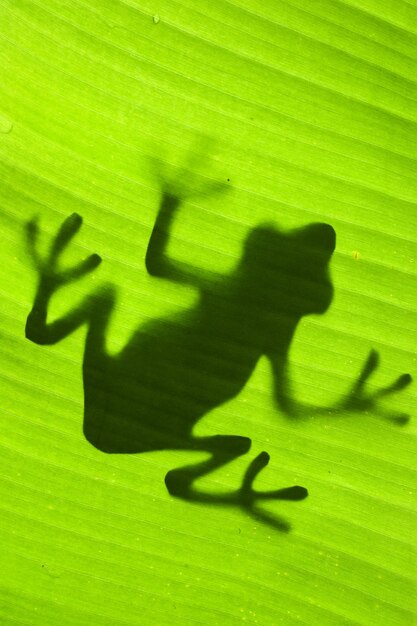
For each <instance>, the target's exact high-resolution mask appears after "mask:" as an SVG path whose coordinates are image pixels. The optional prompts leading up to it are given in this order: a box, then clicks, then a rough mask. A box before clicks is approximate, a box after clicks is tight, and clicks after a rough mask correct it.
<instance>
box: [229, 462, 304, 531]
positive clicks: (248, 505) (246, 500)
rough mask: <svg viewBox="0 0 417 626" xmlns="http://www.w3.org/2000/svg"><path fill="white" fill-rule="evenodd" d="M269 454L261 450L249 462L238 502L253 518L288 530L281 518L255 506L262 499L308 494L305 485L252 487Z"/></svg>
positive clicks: (288, 498)
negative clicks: (261, 488) (257, 488)
mask: <svg viewBox="0 0 417 626" xmlns="http://www.w3.org/2000/svg"><path fill="white" fill-rule="evenodd" d="M269 459H270V456H269V454H268V453H267V452H261V453H260V454H259V455H258V456H257V457H256V458H255V459H253V461H252V462H251V463H250V465H249V467H248V469H247V470H246V472H245V475H244V477H243V481H242V486H241V488H240V490H239V493H238V498H239V502H240V504H241V505H242V506H243V507H244V509H245V510H246V511H247V512H248V513H249V514H250V515H252V516H253V517H254V518H255V519H259V520H260V521H262V522H264V523H266V524H268V525H270V526H273V527H275V528H277V529H278V530H281V531H284V532H288V531H289V530H290V525H289V524H288V523H287V522H286V521H285V520H284V519H282V518H280V517H278V516H275V515H273V514H271V513H268V512H267V511H264V510H263V509H260V508H259V507H258V506H257V503H258V502H259V501H262V500H293V501H298V500H304V499H305V498H306V497H307V496H308V491H307V489H306V488H305V487H300V486H298V485H294V486H293V487H285V488H284V489H274V490H271V491H257V490H256V489H253V487H252V484H253V481H254V480H255V478H256V477H257V475H258V474H259V472H261V470H262V469H263V468H264V467H266V466H267V465H268V463H269Z"/></svg>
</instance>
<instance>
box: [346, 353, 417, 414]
mask: <svg viewBox="0 0 417 626" xmlns="http://www.w3.org/2000/svg"><path fill="white" fill-rule="evenodd" d="M378 365H379V353H378V352H377V351H376V350H371V351H370V353H369V356H368V358H367V360H366V361H365V364H364V366H363V368H362V371H361V373H360V375H359V376H358V379H357V380H356V381H355V382H354V384H353V385H352V388H351V389H350V391H349V392H348V393H347V394H346V396H345V397H344V398H343V399H342V401H341V402H340V403H339V405H337V406H340V408H341V409H342V410H345V411H349V410H351V411H358V412H359V411H374V412H375V413H377V414H378V415H380V416H381V417H384V418H385V419H388V420H390V421H393V422H396V423H397V424H400V425H403V424H406V423H407V422H408V420H409V416H408V415H407V414H404V413H395V412H390V411H387V410H384V409H382V408H381V407H380V406H379V400H380V399H381V398H384V397H386V396H390V395H392V394H394V393H397V392H398V391H401V390H402V389H405V388H406V387H408V386H409V385H410V384H411V382H412V378H411V376H410V374H401V376H398V378H396V379H395V380H394V382H392V383H391V384H390V385H387V386H385V387H381V388H379V389H376V390H375V391H373V392H369V391H367V389H366V384H367V382H368V380H369V378H370V377H371V375H372V374H373V372H375V370H376V369H377V368H378Z"/></svg>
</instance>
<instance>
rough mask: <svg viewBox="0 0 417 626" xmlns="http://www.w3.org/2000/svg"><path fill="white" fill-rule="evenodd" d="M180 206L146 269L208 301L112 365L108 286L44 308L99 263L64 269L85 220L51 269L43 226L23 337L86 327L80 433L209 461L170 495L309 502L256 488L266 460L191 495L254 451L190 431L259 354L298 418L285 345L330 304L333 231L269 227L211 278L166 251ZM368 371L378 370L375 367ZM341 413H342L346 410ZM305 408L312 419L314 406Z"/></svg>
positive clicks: (169, 199)
mask: <svg viewBox="0 0 417 626" xmlns="http://www.w3.org/2000/svg"><path fill="white" fill-rule="evenodd" d="M178 205H179V199H178V198H177V197H175V196H172V195H170V194H165V195H164V196H163V199H162V202H161V206H160V210H159V213H158V216H157V220H156V223H155V226H154V229H153V232H152V235H151V238H150V242H149V246H148V250H147V254H146V267H147V269H148V272H149V273H150V274H152V275H154V276H159V277H162V278H166V279H169V280H174V281H178V282H181V283H187V284H190V285H192V286H193V287H195V288H197V289H198V290H199V294H200V297H199V301H198V303H197V304H196V306H195V307H194V308H192V309H190V310H189V311H187V312H186V313H184V314H182V315H181V316H178V317H176V318H175V317H174V318H167V319H160V320H155V321H152V322H149V323H148V324H146V325H144V326H143V327H140V328H139V329H138V330H137V331H136V332H135V333H134V335H133V336H132V338H131V339H130V340H129V342H128V343H127V345H126V346H125V348H124V349H123V350H122V351H121V352H120V353H119V354H118V355H115V356H110V355H109V354H108V353H107V351H106V331H107V326H108V322H109V319H110V316H111V313H112V310H113V308H114V304H115V291H114V288H112V287H110V286H108V287H106V288H102V289H100V290H99V291H98V292H96V293H93V294H92V295H91V296H89V297H88V298H87V300H86V301H85V302H84V303H83V304H82V305H81V306H80V307H78V308H77V309H74V310H72V311H71V312H70V313H68V315H66V316H65V317H64V318H61V319H59V320H57V321H55V322H52V323H47V307H48V302H49V299H50V297H51V296H52V294H53V293H54V291H56V289H57V288H58V287H59V286H60V285H61V284H64V283H65V282H70V281H71V280H75V279H76V278H78V277H79V276H82V275H83V274H85V273H87V272H89V271H91V270H93V269H94V268H95V267H96V266H97V265H98V263H99V262H100V261H101V259H100V258H99V257H98V256H97V255H92V256H91V257H89V258H88V259H87V260H86V261H84V262H83V263H82V264H80V266H78V267H77V268H75V269H74V270H72V271H66V272H59V271H58V270H57V268H56V265H57V260H58V258H59V255H60V253H61V252H62V249H63V248H64V247H65V246H66V245H67V244H68V242H69V241H70V239H71V238H72V236H73V235H74V234H75V232H76V231H77V230H78V229H79V227H80V225H81V218H80V217H79V216H77V215H76V214H74V215H73V216H71V217H69V218H68V219H67V220H66V221H65V222H64V224H63V225H62V227H61V230H60V231H59V233H58V235H57V236H56V238H55V240H54V241H53V243H52V246H51V251H50V254H49V257H48V259H47V260H46V262H45V261H43V260H41V259H40V258H39V256H38V254H37V251H36V245H35V244H36V235H37V229H36V224H35V223H34V222H31V224H30V225H29V229H28V233H29V241H30V244H31V249H32V253H33V256H34V257H35V261H36V263H37V265H38V269H39V273H40V282H39V287H38V291H37V295H36V298H35V303H34V306H33V309H32V311H31V313H30V314H29V317H28V321H27V326H26V334H27V337H28V338H29V339H31V340H32V341H35V342H36V343H40V344H52V343H56V342H57V341H59V340H60V339H62V338H63V337H65V336H67V335H68V334H69V333H71V332H72V331H73V330H75V329H76V328H77V327H79V326H80V325H82V324H87V337H86V344H85V351H84V362H83V381H84V395H85V406H84V434H85V436H86V438H87V439H88V441H90V442H91V443H92V444H93V445H94V446H95V447H97V448H98V449H99V450H102V451H104V452H108V453H140V452H145V451H151V450H162V449H188V450H201V451H207V452H210V453H211V457H210V458H209V459H208V460H206V461H203V462H201V463H198V464H196V465H192V466H187V467H184V468H180V469H175V470H172V471H171V472H169V473H168V474H167V477H166V484H167V487H168V490H169V491H170V493H171V494H172V495H176V496H180V497H183V498H187V499H194V500H200V501H210V502H224V503H226V502H234V503H240V504H243V505H244V506H246V507H249V505H250V506H251V507H252V503H253V501H254V500H256V499H266V498H279V499H293V500H298V499H302V498H304V497H305V496H306V495H307V490H306V489H304V488H303V487H298V486H295V487H289V488H286V489H280V490H276V491H272V492H256V491H254V490H253V489H252V482H253V480H254V478H255V476H256V474H257V473H258V472H259V471H260V470H261V469H262V467H264V466H265V465H266V464H267V463H268V460H269V456H268V455H267V453H261V454H260V455H259V456H258V457H257V458H256V459H255V460H254V461H252V463H251V464H250V465H249V467H248V470H247V472H246V474H245V477H244V480H243V483H242V486H241V488H240V489H239V490H237V491H234V492H232V493H229V494H207V493H202V492H199V491H198V490H196V489H195V488H194V487H193V482H194V480H195V479H197V478H198V477H200V476H203V475H204V474H207V473H209V472H211V471H213V470H214V469H216V468H217V467H220V466H221V465H223V464H225V463H227V462H229V461H231V460H233V459H234V458H236V457H237V456H239V455H241V454H244V453H245V452H247V451H248V450H249V447H250V443H251V441H250V439H248V438H247V437H242V436H237V435H217V436H214V437H194V436H193V428H194V426H195V424H196V423H197V422H198V421H199V420H200V419H201V418H202V417H203V416H204V415H206V414H207V413H208V412H209V411H211V410H213V409H214V408H215V407H217V406H219V405H221V404H223V403H224V402H227V401H228V400H230V399H231V398H233V397H235V396H236V395H238V394H239V392H240V391H241V390H242V389H243V387H244V386H245V384H246V383H247V381H248V380H249V378H250V376H251V374H252V372H253V371H254V369H255V367H256V364H257V362H258V360H259V358H260V357H261V356H262V355H266V356H267V357H268V358H269V359H270V361H271V365H272V371H273V375H274V395H275V399H276V402H277V404H278V405H279V406H280V407H281V409H282V410H283V411H284V412H285V413H288V414H297V411H298V409H297V404H296V403H295V401H294V399H293V398H292V397H291V394H290V392H289V388H288V380H287V361H288V353H289V348H290V345H291V341H292V338H293V335H294V332H295V330H296V327H297V325H298V323H299V321H300V319H301V318H302V317H303V316H304V315H308V314H311V313H323V312H324V311H326V310H327V308H328V306H329V305H330V302H331V300H332V294H333V289H332V285H331V282H330V279H329V276H328V263H329V260H330V258H331V255H332V253H333V250H334V247H335V233H334V230H333V229H332V227H331V226H329V225H327V224H311V225H309V226H306V227H304V228H301V229H298V230H294V231H292V232H290V233H286V234H284V233H282V232H281V231H279V230H277V229H276V228H274V227H271V226H264V227H258V228H255V229H253V230H252V231H251V232H250V234H249V236H248V238H247V240H246V243H245V246H244V251H243V255H242V259H241V260H240V262H239V263H238V265H237V267H236V269H235V270H234V271H233V272H232V273H230V274H229V275H228V276H216V275H211V274H204V275H203V274H202V273H201V272H197V271H196V270H195V269H194V268H190V267H184V266H183V265H181V264H178V263H173V262H172V261H170V260H169V259H168V258H167V256H166V254H165V251H166V246H167V242H168V237H169V231H170V227H171V224H172V219H173V216H174V214H175V211H176V209H177V207H178ZM368 363H369V362H368ZM367 367H368V369H369V370H370V371H372V369H374V368H375V367H376V363H374V364H373V365H372V364H371V365H367ZM368 375H369V372H368V374H366V375H362V379H361V378H360V379H359V381H358V383H357V384H356V387H354V390H355V393H356V394H357V395H360V394H361V393H362V387H363V383H364V381H365V379H366V377H367V376H368ZM401 379H402V383H399V382H398V381H397V382H396V383H395V384H396V385H397V388H399V387H401V386H405V385H406V384H408V382H409V380H408V379H407V380H405V378H404V376H403V377H400V379H399V381H400V380H401ZM350 401H351V406H354V405H353V404H352V399H351V400H350ZM342 407H343V404H339V405H338V409H339V410H340V409H341V408H342ZM308 410H309V411H310V413H312V412H313V411H314V408H313V407H310V408H309V409H308ZM284 526H285V525H284V524H283V523H280V527H282V528H284Z"/></svg>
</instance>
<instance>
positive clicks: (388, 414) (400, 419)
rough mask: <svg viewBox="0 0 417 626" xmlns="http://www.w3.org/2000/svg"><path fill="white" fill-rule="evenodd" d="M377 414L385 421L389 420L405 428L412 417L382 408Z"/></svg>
mask: <svg viewBox="0 0 417 626" xmlns="http://www.w3.org/2000/svg"><path fill="white" fill-rule="evenodd" d="M375 412H376V414H377V415H378V416H379V417H382V418H383V419H385V420H387V421H388V422H392V423H393V424H396V425H397V426H405V425H406V424H408V422H409V421H410V415H409V414H408V413H404V412H400V411H398V412H396V413H395V412H392V411H389V410H384V409H380V408H378V409H377V410H376V411H375Z"/></svg>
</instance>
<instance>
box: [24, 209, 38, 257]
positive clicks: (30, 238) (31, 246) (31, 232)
mask: <svg viewBox="0 0 417 626" xmlns="http://www.w3.org/2000/svg"><path fill="white" fill-rule="evenodd" d="M25 231H26V241H27V245H28V250H29V254H30V256H31V257H32V260H33V262H34V263H35V265H36V267H38V268H39V267H40V265H41V258H40V256H39V253H38V249H37V243H38V236H39V226H38V218H37V217H33V218H32V219H31V220H29V221H28V222H27V223H26V224H25Z"/></svg>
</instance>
